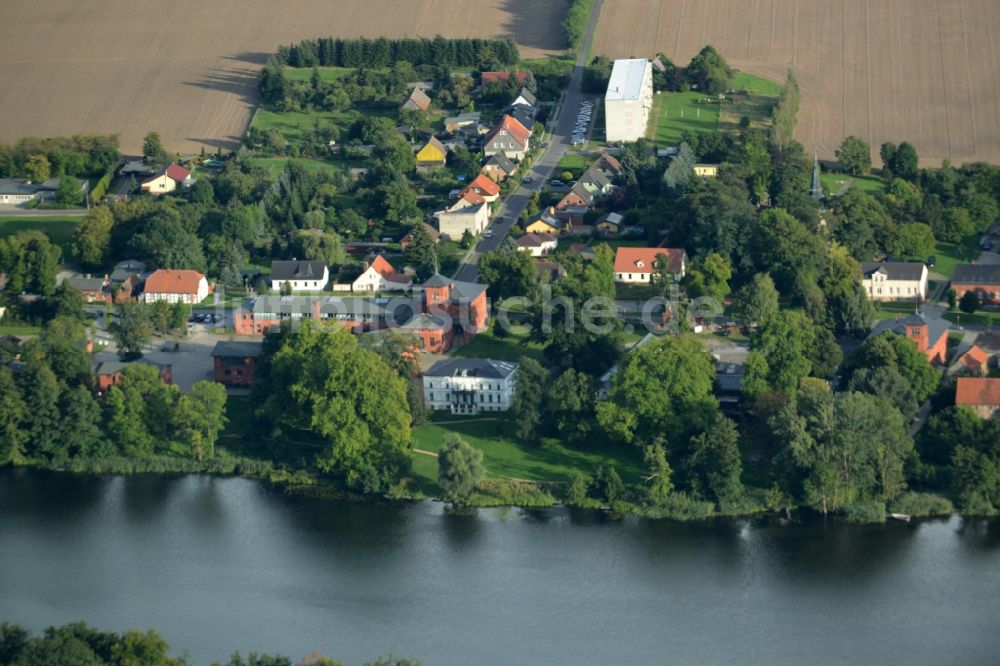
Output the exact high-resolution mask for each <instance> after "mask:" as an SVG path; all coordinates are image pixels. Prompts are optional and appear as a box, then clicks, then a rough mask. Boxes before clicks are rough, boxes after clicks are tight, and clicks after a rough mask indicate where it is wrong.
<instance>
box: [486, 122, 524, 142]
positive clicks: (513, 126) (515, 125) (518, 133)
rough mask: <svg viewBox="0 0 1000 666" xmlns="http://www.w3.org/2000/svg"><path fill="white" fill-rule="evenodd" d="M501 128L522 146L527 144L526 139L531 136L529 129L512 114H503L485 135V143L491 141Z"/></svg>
mask: <svg viewBox="0 0 1000 666" xmlns="http://www.w3.org/2000/svg"><path fill="white" fill-rule="evenodd" d="M501 130H506V131H507V133H508V134H510V135H511V136H512V137H513V138H514V140H515V141H517V142H518V143H519V144H521V145H522V146H526V145H528V139H529V138H530V137H531V131H530V130H529V129H528V128H526V127H525V126H524V125H522V124H521V123H519V122H518V121H517V119H516V118H514V117H513V116H504V117H503V120H502V121H500V124H499V125H497V126H496V127H494V128H493V129H492V130H490V133H489V134H487V135H486V139H485V141H486V143H489V142H490V141H492V140H493V138H494V137H495V136H496V135H497V134H498V133H499V132H500V131H501Z"/></svg>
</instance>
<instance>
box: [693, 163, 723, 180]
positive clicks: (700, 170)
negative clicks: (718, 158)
mask: <svg viewBox="0 0 1000 666" xmlns="http://www.w3.org/2000/svg"><path fill="white" fill-rule="evenodd" d="M694 175H696V176H698V177H699V178H715V177H716V176H718V175H719V165H718V164H695V165H694Z"/></svg>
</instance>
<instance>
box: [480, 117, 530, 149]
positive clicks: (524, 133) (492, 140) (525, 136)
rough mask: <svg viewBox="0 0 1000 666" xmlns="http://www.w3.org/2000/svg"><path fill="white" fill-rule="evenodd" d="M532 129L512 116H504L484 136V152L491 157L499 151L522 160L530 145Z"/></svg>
mask: <svg viewBox="0 0 1000 666" xmlns="http://www.w3.org/2000/svg"><path fill="white" fill-rule="evenodd" d="M530 139H531V131H530V130H529V129H527V128H526V127H525V126H524V125H522V124H521V123H519V122H518V121H517V120H515V119H514V118H513V117H511V116H504V117H503V120H501V121H500V124H499V125H497V126H496V127H494V128H493V129H492V130H490V132H489V133H488V134H487V135H486V136H485V137H484V138H483V154H484V155H486V156H487V157H491V156H493V155H496V154H498V153H502V154H503V155H504V156H506V157H508V158H510V159H516V160H522V159H524V156H525V155H526V154H527V153H528V148H529V147H530V143H529V142H530Z"/></svg>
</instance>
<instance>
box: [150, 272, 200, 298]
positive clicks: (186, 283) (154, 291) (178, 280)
mask: <svg viewBox="0 0 1000 666" xmlns="http://www.w3.org/2000/svg"><path fill="white" fill-rule="evenodd" d="M208 294H209V291H208V281H207V280H206V279H205V276H204V275H202V274H201V273H199V272H198V271H192V270H178V269H172V268H161V269H159V270H155V271H153V272H152V273H151V274H150V275H149V277H148V278H146V283H145V286H144V288H143V292H142V300H143V302H144V303H154V302H156V301H166V302H168V303H188V304H190V305H195V304H197V303H201V302H202V301H203V300H205V299H206V298H208Z"/></svg>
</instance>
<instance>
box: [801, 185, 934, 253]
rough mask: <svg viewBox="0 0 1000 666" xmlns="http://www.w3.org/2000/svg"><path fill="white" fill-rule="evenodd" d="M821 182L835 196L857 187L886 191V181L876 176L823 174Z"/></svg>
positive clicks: (869, 192)
mask: <svg viewBox="0 0 1000 666" xmlns="http://www.w3.org/2000/svg"><path fill="white" fill-rule="evenodd" d="M819 180H820V183H821V184H822V185H823V189H824V190H826V191H827V192H829V193H830V194H831V195H834V196H836V195H837V194H840V193H842V192H846V191H847V190H848V188H851V187H856V188H858V189H859V190H862V191H863V192H867V193H868V194H879V193H882V192H884V191H885V181H884V180H882V178H881V177H879V176H876V175H874V174H868V175H867V176H849V175H847V174H846V173H823V174H820V176H819ZM925 258H926V257H925Z"/></svg>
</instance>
